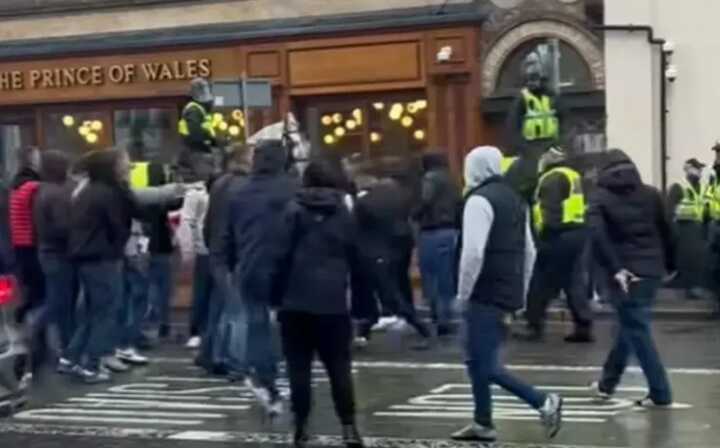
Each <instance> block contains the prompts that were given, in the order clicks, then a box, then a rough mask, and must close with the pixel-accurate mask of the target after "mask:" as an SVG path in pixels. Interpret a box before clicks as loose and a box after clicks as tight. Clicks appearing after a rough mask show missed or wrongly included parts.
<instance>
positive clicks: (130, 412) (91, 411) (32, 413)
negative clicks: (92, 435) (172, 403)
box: [17, 408, 226, 419]
mask: <svg viewBox="0 0 720 448" xmlns="http://www.w3.org/2000/svg"><path fill="white" fill-rule="evenodd" d="M46 414H60V415H70V414H77V415H108V416H115V417H116V416H126V415H129V416H134V417H162V418H166V417H167V418H177V417H179V418H210V419H218V418H225V417H226V415H225V414H216V413H213V414H211V413H195V412H191V413H183V412H147V411H138V410H128V411H109V410H105V409H81V408H61V409H33V410H30V411H25V412H22V413H20V414H17V416H18V417H20V418H22V417H26V416H36V415H46Z"/></svg>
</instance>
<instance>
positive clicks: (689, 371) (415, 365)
mask: <svg viewBox="0 0 720 448" xmlns="http://www.w3.org/2000/svg"><path fill="white" fill-rule="evenodd" d="M153 362H155V363H157V364H188V363H192V362H193V360H192V359H191V358H155V359H154V360H153ZM353 367H354V368H366V369H414V370H465V368H466V367H465V364H462V363H420V362H393V361H355V362H353ZM505 367H506V368H507V369H509V370H518V371H529V372H577V373H582V372H600V371H602V367H600V366H567V365H564V366H563V365H530V364H509V365H507V366H505ZM627 371H628V372H631V373H641V372H642V370H641V369H640V367H637V366H632V367H628V369H627ZM667 371H668V372H669V373H672V374H679V375H703V376H714V375H720V369H705V368H682V367H680V368H668V369H667Z"/></svg>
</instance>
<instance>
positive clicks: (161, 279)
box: [148, 254, 173, 327]
mask: <svg viewBox="0 0 720 448" xmlns="http://www.w3.org/2000/svg"><path fill="white" fill-rule="evenodd" d="M149 282H150V284H149V288H148V294H149V300H150V308H151V313H150V320H151V321H152V322H154V323H157V324H159V325H160V327H168V326H169V325H170V306H171V303H170V302H171V295H172V288H173V285H172V282H173V272H172V255H170V254H152V255H151V256H150V271H149Z"/></svg>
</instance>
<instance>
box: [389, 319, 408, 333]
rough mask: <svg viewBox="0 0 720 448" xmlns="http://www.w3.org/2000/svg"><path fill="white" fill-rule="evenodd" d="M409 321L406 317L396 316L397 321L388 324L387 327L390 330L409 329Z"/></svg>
mask: <svg viewBox="0 0 720 448" xmlns="http://www.w3.org/2000/svg"><path fill="white" fill-rule="evenodd" d="M407 327H408V323H407V321H406V320H405V319H401V318H399V317H396V318H395V321H394V322H393V323H391V324H390V325H388V327H387V329H388V330H390V331H405V329H407Z"/></svg>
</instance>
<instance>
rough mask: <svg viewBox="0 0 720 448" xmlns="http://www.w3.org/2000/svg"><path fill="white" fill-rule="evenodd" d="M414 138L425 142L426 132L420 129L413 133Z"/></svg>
mask: <svg viewBox="0 0 720 448" xmlns="http://www.w3.org/2000/svg"><path fill="white" fill-rule="evenodd" d="M413 137H415V140H425V131H423V130H422V129H418V130H417V131H415V132H414V133H413Z"/></svg>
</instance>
